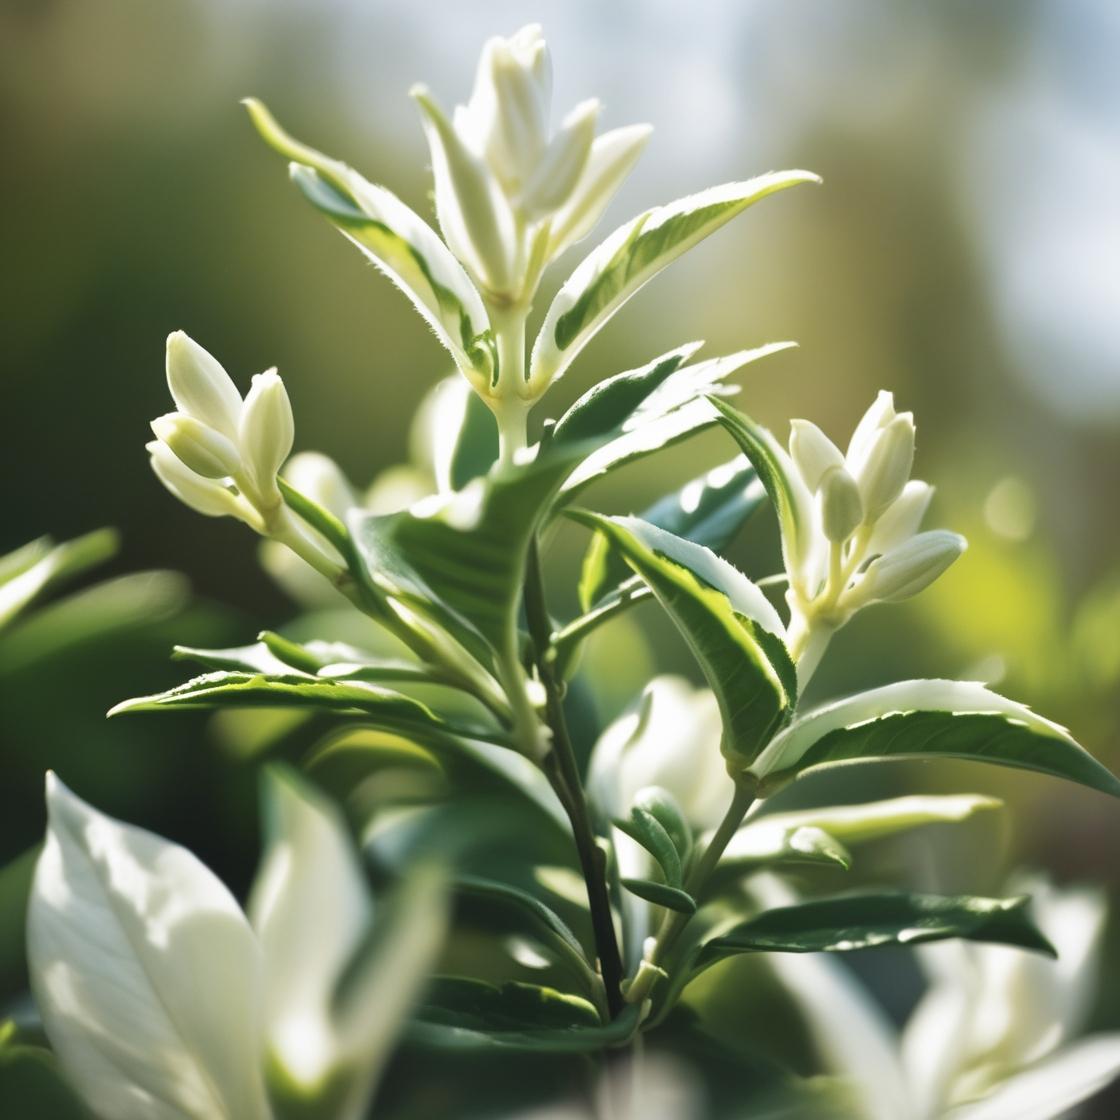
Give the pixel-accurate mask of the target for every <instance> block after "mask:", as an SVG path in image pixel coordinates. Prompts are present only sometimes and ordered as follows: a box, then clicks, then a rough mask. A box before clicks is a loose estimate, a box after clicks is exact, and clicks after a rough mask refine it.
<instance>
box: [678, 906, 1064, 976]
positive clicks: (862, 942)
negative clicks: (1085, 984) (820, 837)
mask: <svg viewBox="0 0 1120 1120" xmlns="http://www.w3.org/2000/svg"><path fill="white" fill-rule="evenodd" d="M1029 901H1030V900H1029V899H1028V898H1026V897H1020V898H1011V899H1000V898H979V897H975V896H971V895H956V896H949V895H932V894H910V893H907V892H905V891H897V892H896V891H891V892H884V893H881V894H850V895H838V896H836V897H834V898H822V899H815V900H813V901H811V902H802V903H798V904H797V905H794V906H781V907H777V908H775V909H771V910H766V911H764V912H763V913H761V914H759V915H758V916H757V917H754V918H751V919H750V920H749V921H746V922H743V923H742V924H741V925H739V926H736V927H735V928H734V929H732V930H729V931H728V932H726V933H724V934H722V935H721V936H719V937H716V938H713V939H712V940H711V941H709V942H708V943H707V944H706V945H705V946H704V948H703V950H702V951H701V953H700V956H699V958H698V959H697V962H696V971H701V970H703V969H704V968H707V967H708V966H709V965H712V964H715V963H716V962H717V961H719V960H723V959H724V958H725V957H729V956H735V955H737V954H739V953H816V952H830V953H837V952H849V951H851V950H854V949H873V948H876V947H879V946H882V945H916V944H919V943H921V942H925V941H943V940H945V939H947V938H956V937H960V938H964V939H966V940H968V941H986V942H992V943H995V944H999V945H1014V946H1016V947H1018V948H1020V949H1032V950H1035V951H1036V952H1041V953H1046V954H1047V955H1049V956H1055V955H1056V954H1055V952H1054V949H1053V947H1052V946H1051V945H1050V943H1049V942H1048V941H1047V940H1046V938H1045V937H1044V936H1043V935H1042V933H1041V932H1039V930H1038V929H1037V928H1036V927H1035V925H1034V924H1033V923H1032V922H1031V920H1030V917H1029V915H1028V913H1027V905H1028V903H1029Z"/></svg>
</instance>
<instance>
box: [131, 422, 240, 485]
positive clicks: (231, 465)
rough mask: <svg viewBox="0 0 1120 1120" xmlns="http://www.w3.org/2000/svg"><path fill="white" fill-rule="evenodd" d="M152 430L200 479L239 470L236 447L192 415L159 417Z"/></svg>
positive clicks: (229, 473)
mask: <svg viewBox="0 0 1120 1120" xmlns="http://www.w3.org/2000/svg"><path fill="white" fill-rule="evenodd" d="M152 431H153V432H154V433H155V436H156V438H157V439H160V440H162V441H163V442H164V443H165V444H167V446H168V447H169V448H170V449H171V450H172V451H173V452H174V453H175V455H176V456H177V457H178V458H179V460H180V461H181V462H182V463H184V464H185V465H186V466H187V467H189V468H190V469H191V470H192V471H194V473H195V474H198V475H201V476H202V477H203V478H228V477H229V476H230V475H232V474H236V473H237V472H238V471H239V470H240V469H241V457H240V456H239V455H238V454H237V448H236V447H235V446H234V445H233V444H232V443H231V442H230V441H229V440H228V439H226V437H225V436H223V435H222V434H221V433H220V432H216V431H215V430H214V429H213V428H210V427H208V426H207V425H206V424H203V423H202V421H201V420H196V419H195V418H194V417H193V416H185V415H183V413H181V412H169V413H167V415H166V416H158V417H156V419H155V420H153V421H152Z"/></svg>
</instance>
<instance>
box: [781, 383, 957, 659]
mask: <svg viewBox="0 0 1120 1120" xmlns="http://www.w3.org/2000/svg"><path fill="white" fill-rule="evenodd" d="M791 428H792V430H791V434H790V441H789V461H790V462H789V464H788V475H789V478H790V482H791V487H790V489H791V492H792V494H793V496H794V501H795V503H796V504H798V505H799V506H800V509H798V510H797V511H795V513H796V516H798V517H799V518H800V521H801V528H802V531H801V532H800V533H791V534H786V536H785V537H784V540H783V544H784V547H785V557H786V571H787V575H788V577H789V592H788V594H787V601H788V603H789V607H790V625H789V645H790V647H791V651H793V652H794V653H795V654H796V655H799V656H800V664H801V671H802V674H803V675H806V674H808V673H811V672H812V669H813V668H814V667H815V665H816V661H817V660H818V659H819V657H820V655H821V653H822V652H823V649H824V644H826V643H827V640H828V638H829V636H831V634H832V633H833V632H834V631H835V630H837V629H839V628H840V627H841V626H843V625H844V624H845V623H846V622H847V621H848V620H849V619H850V618H851V617H852V615H853V614H855V612H856V611H858V610H859V609H860V608H862V607H865V606H867V605H869V604H870V603H876V602H898V601H900V600H902V599H908V598H909V597H910V596H912V595H916V594H917V593H918V592H919V591H922V590H923V589H924V588H926V587H928V586H929V585H930V584H931V583H932V582H933V581H934V580H935V579H937V577H938V576H940V575H941V574H942V573H943V572H944V571H945V570H946V569H947V568H948V567H949V565H950V564H952V563H953V561H954V560H956V559H957V557H958V556H960V555H961V553H962V552H964V550H965V548H966V541H965V539H964V537H962V536H960V535H959V534H957V533H952V532H949V531H948V530H945V529H932V530H929V531H926V532H919V528H920V526H921V522H922V518H923V517H924V516H925V513H926V509H927V508H928V506H929V502H930V498H931V497H932V496H933V488H932V487H931V486H929V485H928V484H927V483H925V482H921V481H918V480H917V479H914V480H911V479H910V470H911V467H912V466H913V462H914V417H913V415H912V414H911V413H909V412H896V411H895V407H894V397H893V395H892V394H891V393H888V392H881V393H879V395H878V396H877V397H876V399H875V402H874V403H873V404H872V405H871V407H870V408H869V409H868V410H867V411H866V412H865V413H864V415H863V418H862V419H861V420H860V422H859V424H858V425H857V426H856V430H855V432H854V433H853V434H852V438H851V440H850V442H849V443H848V449H847V453H846V454H845V453H843V452H841V451H840V449H839V448H838V447H837V446H836V444H834V443H833V442H832V440H830V439H829V438H828V436H826V435H825V434H824V432H822V431H821V430H820V428H818V427H817V426H816V425H815V424H813V423H812V422H811V421H809V420H794V421H793V422H792V425H791Z"/></svg>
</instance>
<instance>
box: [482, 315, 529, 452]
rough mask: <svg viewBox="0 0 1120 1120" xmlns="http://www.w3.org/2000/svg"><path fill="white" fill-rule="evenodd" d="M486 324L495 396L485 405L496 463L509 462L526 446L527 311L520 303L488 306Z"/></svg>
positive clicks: (527, 406) (527, 419)
mask: <svg viewBox="0 0 1120 1120" xmlns="http://www.w3.org/2000/svg"><path fill="white" fill-rule="evenodd" d="M489 310H490V322H491V324H492V325H493V328H494V336H495V339H496V341H497V344H498V392H499V394H500V395H499V396H498V397H496V398H492V399H491V400H490V401H489V402H488V403H489V405H490V407H491V408H492V409H493V411H494V416H495V418H496V419H497V421H498V462H499V463H500V464H501V465H502V466H509V465H510V464H512V463H513V461H514V458H515V456H516V455H517V452H518V451H521V450H522V449H523V448H525V447H527V446H528V443H529V436H528V426H529V409H530V407H531V405H530V402H529V401H527V400H525V398H524V396H523V393H524V391H525V320H526V319H527V318H528V315H529V309H528V308H527V307H525V306H523V305H521V304H513V305H509V306H498V305H493V304H492V305H491V306H490V309H489Z"/></svg>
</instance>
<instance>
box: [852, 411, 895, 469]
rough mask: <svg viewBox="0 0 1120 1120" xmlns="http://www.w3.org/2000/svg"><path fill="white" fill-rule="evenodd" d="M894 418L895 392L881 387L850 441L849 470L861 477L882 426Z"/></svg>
mask: <svg viewBox="0 0 1120 1120" xmlns="http://www.w3.org/2000/svg"><path fill="white" fill-rule="evenodd" d="M893 419H894V394H893V393H888V392H887V391H886V390H885V389H881V390H880V391H879V394H878V395H877V396H876V398H875V400H874V401H873V402H872V404H871V407H870V408H869V409H868V410H867V411H866V412H865V413H864V414H863V416H862V418H861V419H860V422H859V423H858V424H857V425H856V430H855V431H854V432H853V433H852V438H851V440H850V441H849V443H848V454H847V456H846V462H847V466H848V470H849V471H850V472H851V473H852V475H854V476H855V477H856V478H859V476H860V473H861V472H862V470H863V465H864V463H866V462H867V456H868V455H869V454H870V453H871V447H872V445H873V444H874V442H875V437H876V436H877V435H878V434H879V430H880V428H885V427H886V426H887V425H888V424H889V423H890V422H891V421H892V420H893Z"/></svg>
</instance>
